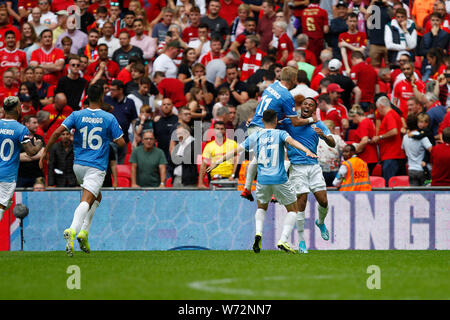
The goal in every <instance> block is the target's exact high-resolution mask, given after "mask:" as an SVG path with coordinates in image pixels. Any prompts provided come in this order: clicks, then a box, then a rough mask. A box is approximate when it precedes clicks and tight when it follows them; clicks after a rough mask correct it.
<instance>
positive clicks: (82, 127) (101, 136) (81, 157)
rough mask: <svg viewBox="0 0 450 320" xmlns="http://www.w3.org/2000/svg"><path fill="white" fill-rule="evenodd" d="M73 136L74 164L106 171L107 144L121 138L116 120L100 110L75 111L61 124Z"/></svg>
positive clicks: (120, 131)
mask: <svg viewBox="0 0 450 320" xmlns="http://www.w3.org/2000/svg"><path fill="white" fill-rule="evenodd" d="M62 125H63V126H65V127H66V128H67V129H68V130H71V129H75V133H74V136H73V149H74V157H75V159H74V163H75V164H79V165H83V166H88V167H94V168H97V169H100V170H102V171H106V169H107V167H108V159H109V144H110V142H111V141H114V140H117V139H119V138H120V137H122V136H123V132H122V129H121V128H120V125H119V123H118V122H117V120H116V118H115V117H114V116H113V115H112V114H110V113H108V112H106V111H103V110H101V109H89V108H88V109H83V110H80V111H75V112H72V113H71V114H70V116H68V117H67V118H66V119H65V120H64V122H63V123H62Z"/></svg>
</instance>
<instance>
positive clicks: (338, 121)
mask: <svg viewBox="0 0 450 320" xmlns="http://www.w3.org/2000/svg"><path fill="white" fill-rule="evenodd" d="M320 119H321V120H322V121H324V120H331V121H333V122H334V125H335V126H336V129H339V130H341V129H342V118H341V115H340V114H339V111H337V110H336V109H335V108H331V109H329V110H328V111H327V112H326V113H325V112H324V113H322V112H320Z"/></svg>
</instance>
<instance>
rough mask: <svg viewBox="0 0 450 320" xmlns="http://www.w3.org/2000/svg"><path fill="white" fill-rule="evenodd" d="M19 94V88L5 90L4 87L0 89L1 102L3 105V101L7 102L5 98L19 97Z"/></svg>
mask: <svg viewBox="0 0 450 320" xmlns="http://www.w3.org/2000/svg"><path fill="white" fill-rule="evenodd" d="M18 93H19V88H17V87H12V88H9V89H8V88H5V87H3V86H1V87H0V101H1V102H2V105H3V100H5V98H7V97H10V96H17V94H18Z"/></svg>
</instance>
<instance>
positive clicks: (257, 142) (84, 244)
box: [0, 67, 335, 256]
mask: <svg viewBox="0 0 450 320" xmlns="http://www.w3.org/2000/svg"><path fill="white" fill-rule="evenodd" d="M296 80H297V70H296V69H295V68H292V67H285V68H283V69H282V71H281V77H280V81H276V82H275V83H273V84H271V85H270V86H268V87H267V88H266V89H265V91H264V92H263V94H262V97H261V100H260V102H259V104H258V106H257V109H256V112H255V115H254V118H253V120H252V121H251V122H250V124H249V126H248V134H249V136H248V137H247V139H245V141H244V142H243V143H242V144H241V145H239V147H238V148H237V149H235V150H233V151H230V152H229V153H227V154H225V155H224V156H223V157H222V158H221V159H218V160H216V161H215V162H213V163H211V165H210V167H209V168H208V170H209V171H211V170H212V169H214V168H215V167H216V166H217V165H218V164H220V163H221V162H223V161H225V160H226V159H228V158H230V157H232V156H235V155H237V154H238V153H240V152H242V151H243V150H247V151H253V153H254V157H253V160H252V161H251V163H250V165H249V169H248V174H247V182H246V190H245V191H244V196H245V197H246V198H248V199H249V200H253V196H252V195H251V192H250V191H248V190H251V184H252V181H253V179H254V177H255V175H256V171H257V174H258V175H257V186H256V199H257V205H258V208H257V210H256V213H255V224H256V234H255V240H254V244H253V250H254V252H255V253H259V252H260V250H261V242H262V231H263V225H264V218H265V214H266V211H267V208H268V204H269V202H270V201H271V200H272V197H273V196H275V198H276V199H277V201H278V202H279V203H280V204H281V205H284V206H285V207H286V210H287V211H288V213H287V215H286V217H285V220H284V226H283V230H282V234H281V238H280V240H279V242H278V244H277V246H278V248H279V249H281V250H283V251H285V252H288V253H295V252H296V251H295V250H294V249H292V248H291V245H290V244H289V243H288V237H289V236H290V234H291V233H292V230H293V228H294V226H295V224H296V225H297V231H298V235H299V252H300V253H307V252H308V249H307V246H306V243H305V239H304V235H303V232H304V224H305V207H306V202H307V195H308V193H309V192H310V191H311V192H312V193H313V194H314V196H315V198H316V199H317V201H318V203H319V208H318V211H319V217H318V219H317V220H316V221H315V223H316V225H317V227H318V228H319V229H320V232H321V235H322V238H323V239H324V240H328V239H329V232H328V230H327V228H326V226H325V217H326V216H327V212H328V201H327V193H326V184H325V180H324V178H323V175H322V170H321V168H320V166H319V164H318V161H317V155H316V153H317V145H318V142H319V139H323V140H324V141H325V142H326V143H327V145H329V146H330V147H334V146H335V141H334V139H333V137H332V135H331V133H330V131H329V130H328V128H327V127H326V126H325V125H324V124H323V123H322V122H320V121H318V122H316V121H315V118H314V117H313V115H314V114H315V113H316V108H317V102H316V101H315V100H314V99H313V98H306V99H305V100H304V101H303V102H302V104H301V105H300V106H297V107H296V106H295V103H294V97H293V96H292V94H291V93H290V91H289V90H291V89H292V88H294V86H295V85H296ZM103 98H104V92H103V87H102V86H100V85H96V84H94V85H92V86H90V87H89V89H88V99H89V107H88V108H86V109H83V110H80V111H75V112H73V113H72V114H71V115H70V116H69V117H67V118H66V119H65V120H64V122H63V123H62V125H61V126H60V127H59V128H58V129H57V130H56V131H55V132H54V133H53V134H52V136H51V138H50V140H49V142H48V144H47V145H46V147H45V149H44V153H43V155H42V158H41V160H40V166H41V167H42V166H43V162H44V161H45V160H46V159H47V157H48V153H49V150H50V148H51V147H52V145H53V144H54V143H55V142H56V141H57V140H58V138H59V136H60V135H61V134H62V133H63V132H64V131H66V130H69V131H70V130H74V138H73V139H74V156H75V159H74V173H75V175H76V177H77V180H78V183H79V184H80V186H81V187H82V190H83V192H82V196H81V200H80V204H79V205H78V207H77V208H76V210H75V212H74V216H73V221H72V224H71V226H70V227H69V228H67V229H66V230H64V233H63V234H64V239H65V240H66V253H67V254H68V255H69V256H73V253H74V242H75V240H77V241H78V243H79V246H80V249H81V250H82V251H84V252H86V253H89V252H90V246H89V241H88V235H89V230H90V226H91V223H92V218H93V216H94V213H95V211H96V209H97V207H98V206H99V204H100V202H101V198H102V196H101V186H102V184H103V180H104V178H105V175H106V168H107V164H108V159H109V150H110V149H109V144H110V143H111V142H114V143H116V144H117V145H119V146H121V147H123V146H124V145H125V141H124V139H123V132H122V129H121V127H120V125H119V123H118V122H117V120H116V118H115V117H114V116H113V115H112V114H110V113H108V112H106V111H104V110H102V106H103ZM3 108H4V111H5V119H0V157H1V161H0V220H1V218H2V217H3V213H4V212H5V211H6V210H7V209H8V208H9V206H10V205H11V203H12V198H13V194H14V191H15V187H16V179H17V173H18V167H19V162H20V157H19V153H20V145H21V144H22V145H23V147H24V149H25V151H26V153H27V154H29V155H30V156H33V155H35V154H36V153H37V152H38V151H39V150H40V148H41V147H42V144H41V141H36V140H34V138H33V139H31V138H30V137H29V132H28V129H27V128H26V127H25V126H23V125H22V124H20V123H19V122H17V119H19V117H20V114H21V107H20V101H19V99H18V98H17V97H13V96H11V97H7V98H6V99H5V100H4V102H3ZM285 148H287V156H288V158H289V161H290V169H289V170H290V175H289V177H288V175H287V172H286V168H285V161H284V159H285Z"/></svg>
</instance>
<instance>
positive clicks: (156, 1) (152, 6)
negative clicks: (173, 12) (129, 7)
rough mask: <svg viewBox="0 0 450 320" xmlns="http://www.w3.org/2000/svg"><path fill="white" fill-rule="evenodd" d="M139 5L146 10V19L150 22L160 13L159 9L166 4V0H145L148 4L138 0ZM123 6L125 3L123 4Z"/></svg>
mask: <svg viewBox="0 0 450 320" xmlns="http://www.w3.org/2000/svg"><path fill="white" fill-rule="evenodd" d="M140 2H141V7H142V8H144V9H145V11H146V12H147V20H148V21H150V22H152V21H153V20H155V19H156V17H157V16H158V15H159V14H160V13H161V10H162V9H163V8H164V7H166V6H167V2H166V0H147V2H148V6H146V5H145V3H144V1H143V0H140ZM124 7H125V4H124Z"/></svg>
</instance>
